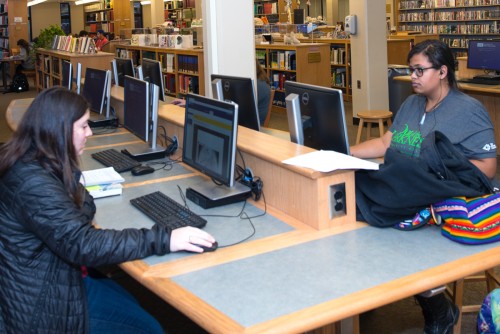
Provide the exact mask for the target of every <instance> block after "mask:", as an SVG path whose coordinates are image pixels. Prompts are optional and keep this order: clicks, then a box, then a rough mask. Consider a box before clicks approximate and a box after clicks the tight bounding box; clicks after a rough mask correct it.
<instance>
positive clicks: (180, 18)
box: [164, 0, 196, 28]
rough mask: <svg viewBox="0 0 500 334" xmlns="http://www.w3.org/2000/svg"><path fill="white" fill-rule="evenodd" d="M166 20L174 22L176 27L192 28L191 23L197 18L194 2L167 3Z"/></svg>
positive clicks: (165, 9) (188, 0)
mask: <svg viewBox="0 0 500 334" xmlns="http://www.w3.org/2000/svg"><path fill="white" fill-rule="evenodd" d="M164 18H165V21H172V23H173V25H174V26H175V27H178V28H189V27H191V21H192V20H193V19H194V18H196V8H195V3H194V0H184V1H179V0H173V1H169V2H165V6H164Z"/></svg>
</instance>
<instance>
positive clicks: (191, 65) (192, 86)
mask: <svg viewBox="0 0 500 334" xmlns="http://www.w3.org/2000/svg"><path fill="white" fill-rule="evenodd" d="M116 57H121V58H131V59H132V60H133V62H134V65H135V66H138V65H140V64H141V61H142V59H143V58H149V59H153V60H159V61H160V62H161V63H162V72H163V83H164V88H165V94H167V95H169V96H172V97H178V98H184V97H185V95H186V94H187V93H196V94H200V95H204V94H205V84H204V73H205V72H204V63H203V50H202V49H171V48H160V47H148V46H134V45H117V46H116Z"/></svg>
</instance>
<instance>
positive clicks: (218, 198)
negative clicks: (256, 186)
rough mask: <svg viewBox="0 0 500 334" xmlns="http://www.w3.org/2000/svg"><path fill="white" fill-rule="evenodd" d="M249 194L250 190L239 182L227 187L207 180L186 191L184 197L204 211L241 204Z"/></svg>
mask: <svg viewBox="0 0 500 334" xmlns="http://www.w3.org/2000/svg"><path fill="white" fill-rule="evenodd" d="M251 194H252V191H251V189H250V188H249V187H248V186H246V185H244V184H241V183H240V182H235V183H234V186H233V187H228V186H225V185H221V186H218V185H216V184H215V183H214V182H213V181H212V180H209V179H203V180H200V181H199V182H198V183H197V184H195V185H193V187H192V188H187V189H186V197H187V198H188V199H189V200H191V201H192V202H194V203H195V204H197V205H199V206H201V207H202V208H204V209H209V208H214V207H217V206H222V205H228V204H233V203H237V202H242V201H244V200H246V199H247V198H248V197H250V195H251Z"/></svg>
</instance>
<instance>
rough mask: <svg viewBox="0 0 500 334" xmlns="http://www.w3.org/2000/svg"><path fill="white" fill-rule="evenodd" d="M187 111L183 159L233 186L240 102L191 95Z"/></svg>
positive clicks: (213, 177) (188, 99)
mask: <svg viewBox="0 0 500 334" xmlns="http://www.w3.org/2000/svg"><path fill="white" fill-rule="evenodd" d="M185 114H186V116H185V117H186V118H185V123H184V143H183V147H182V161H183V162H185V163H186V164H187V165H189V166H191V167H193V168H195V169H197V170H199V171H201V172H202V173H204V174H206V175H208V176H210V177H211V178H212V179H214V180H215V181H217V182H218V183H221V184H224V185H226V186H229V187H232V186H233V184H234V171H235V168H234V167H235V157H236V140H237V134H238V105H236V104H234V103H228V102H223V101H218V100H214V99H210V98H207V97H202V96H199V95H195V94H188V95H187V98H186V113H185Z"/></svg>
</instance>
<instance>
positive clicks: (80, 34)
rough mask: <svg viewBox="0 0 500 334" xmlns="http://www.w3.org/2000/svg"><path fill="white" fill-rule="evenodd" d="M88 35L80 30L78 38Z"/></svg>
mask: <svg viewBox="0 0 500 334" xmlns="http://www.w3.org/2000/svg"><path fill="white" fill-rule="evenodd" d="M88 35H89V33H88V32H87V31H86V30H80V33H79V34H78V36H79V37H85V36H88Z"/></svg>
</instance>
